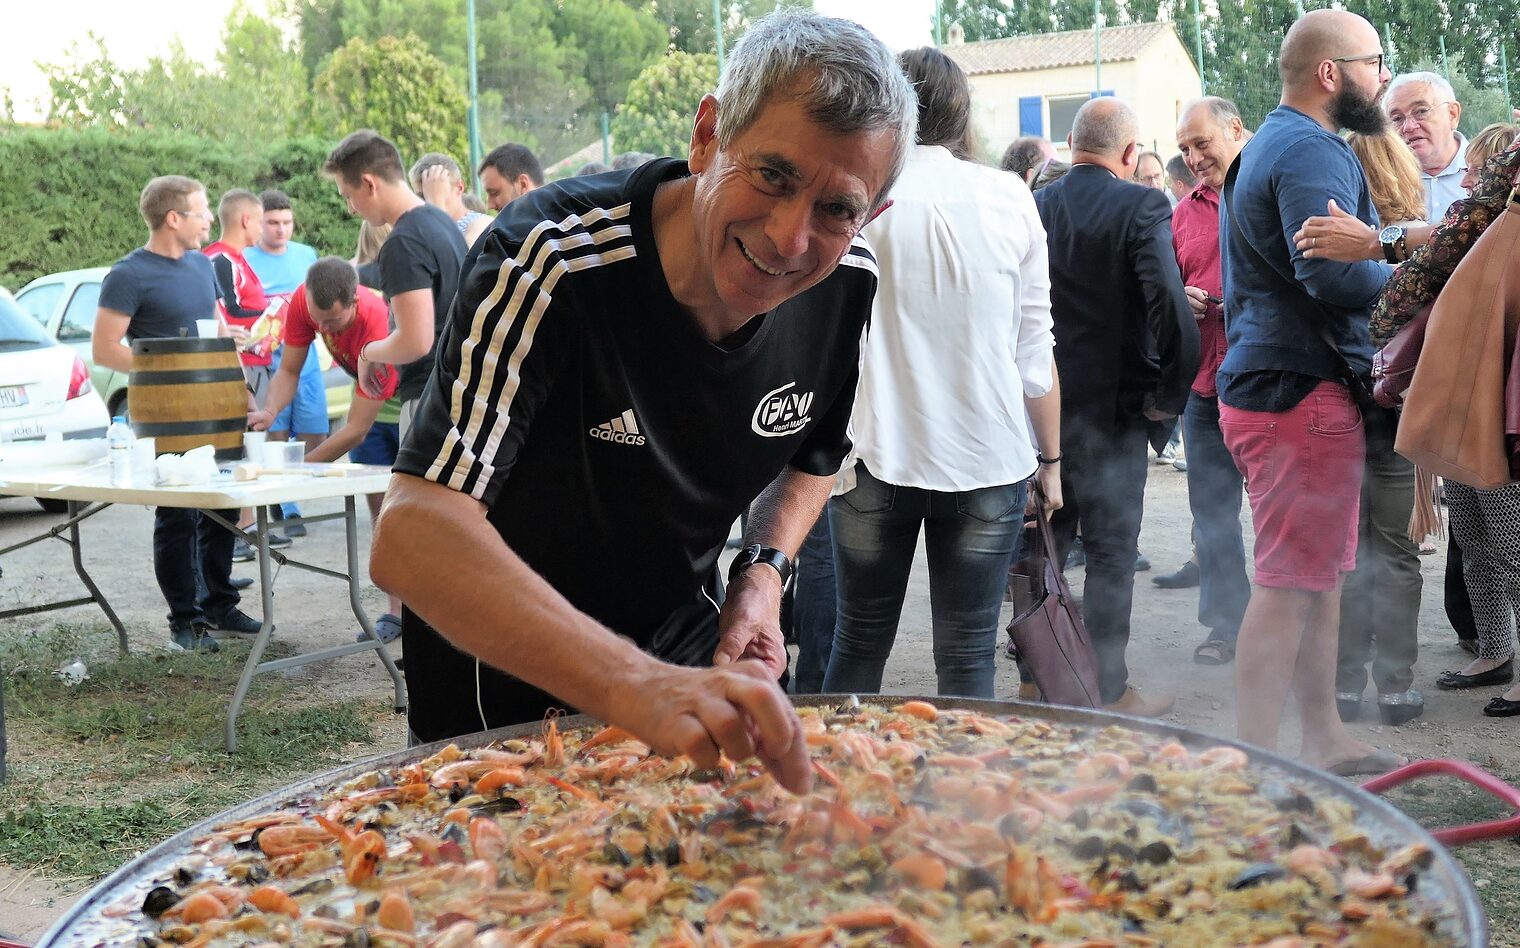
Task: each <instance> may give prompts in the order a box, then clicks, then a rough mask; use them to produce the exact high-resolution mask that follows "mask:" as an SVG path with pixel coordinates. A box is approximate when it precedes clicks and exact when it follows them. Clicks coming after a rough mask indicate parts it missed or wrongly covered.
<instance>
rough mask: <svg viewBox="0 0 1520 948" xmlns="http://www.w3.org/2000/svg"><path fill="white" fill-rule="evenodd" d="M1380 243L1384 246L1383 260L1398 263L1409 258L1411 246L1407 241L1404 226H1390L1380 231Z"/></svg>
mask: <svg viewBox="0 0 1520 948" xmlns="http://www.w3.org/2000/svg"><path fill="white" fill-rule="evenodd" d="M1378 242H1379V243H1381V244H1382V245H1383V259H1384V260H1387V261H1388V262H1389V263H1398V262H1400V261H1402V260H1407V259H1408V258H1409V252H1408V250H1409V244H1408V241H1406V240H1405V231H1404V228H1403V226H1402V225H1399V224H1389V225H1388V226H1387V227H1384V228H1383V229H1382V230H1380V231H1378Z"/></svg>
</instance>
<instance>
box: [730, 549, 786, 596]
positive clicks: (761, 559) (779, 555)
mask: <svg viewBox="0 0 1520 948" xmlns="http://www.w3.org/2000/svg"><path fill="white" fill-rule="evenodd" d="M759 563H764V564H765V565H766V566H769V567H771V568H772V569H774V570H775V571H776V572H777V573H779V574H780V576H781V588H782V589H785V588H786V586H787V584H788V583H790V582H791V581H792V561H791V560H790V559H788V558H787V555H786V554H785V553H783V552H781V551H780V550H778V549H776V548H775V547H772V546H761V545H760V544H758V543H755V544H752V545H750V546H747V547H745V548H744V549H742V550H740V551H739V553H738V555H736V556H735V557H734V561H733V562H732V563H730V564H729V566H728V581H729V582H730V583H731V582H733V581H734V580H735V579H736V578H737V577H738V575H739V574H740V573H742V572H744V571H745V570H747V569H749V568H750V567H751V566H754V565H756V564H759Z"/></svg>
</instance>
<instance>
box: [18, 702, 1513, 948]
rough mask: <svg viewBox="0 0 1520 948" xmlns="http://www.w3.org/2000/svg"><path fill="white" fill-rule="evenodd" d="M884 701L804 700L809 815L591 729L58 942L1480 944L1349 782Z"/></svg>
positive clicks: (360, 786) (441, 757)
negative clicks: (813, 783)
mask: <svg viewBox="0 0 1520 948" xmlns="http://www.w3.org/2000/svg"><path fill="white" fill-rule="evenodd" d="M879 702H880V703H867V704H864V705H862V704H860V703H859V702H857V701H856V700H855V699H853V698H850V697H848V696H810V697H806V698H799V699H797V701H796V703H797V705H798V707H799V713H801V714H802V715H803V721H804V725H805V729H806V730H807V733H808V736H809V745H810V747H811V749H812V754H813V763H814V768H815V772H816V773H817V775H818V778H819V779H818V781H817V784H818V785H817V787H816V788H815V790H814V792H813V793H812V794H810V795H808V796H805V797H793V796H791V795H789V794H786V793H785V792H784V791H782V790H780V788H778V787H777V786H776V785H775V784H774V782H773V781H772V780H771V779H770V778H769V776H767V775H765V774H764V773H763V772H761V771H760V770H759V768H758V766H757V765H756V766H750V765H740V766H737V767H736V766H733V765H728V764H725V765H724V766H720V767H719V768H715V769H713V770H708V771H697V770H694V768H693V766H692V765H691V763H690V762H689V761H685V760H684V759H681V760H676V761H670V760H666V759H664V758H658V757H654V756H652V755H649V754H648V753H647V748H645V747H644V746H643V745H641V744H639V743H637V742H636V741H633V740H632V739H631V738H630V737H629V736H628V735H626V734H623V733H621V732H618V731H616V730H615V729H601V728H598V727H597V726H596V725H595V723H594V722H591V721H589V720H586V719H583V718H567V719H562V720H560V721H558V722H546V723H545V724H535V725H530V726H519V727H512V728H503V729H500V730H497V731H491V732H485V733H482V734H476V735H471V736H469V737H466V738H461V739H460V740H459V741H458V742H457V743H455V744H453V745H450V744H448V743H447V742H445V743H440V744H434V745H428V746H424V747H418V748H411V749H408V750H405V751H401V752H398V753H394V754H390V755H386V756H383V757H379V758H375V759H371V760H368V761H364V762H362V763H359V764H356V765H353V766H350V767H346V768H343V769H340V770H337V771H333V772H331V773H328V774H324V775H322V776H319V777H316V778H313V779H311V780H308V781H304V782H302V783H300V784H298V785H295V786H292V787H290V788H287V789H285V790H281V791H279V792H277V793H274V794H270V795H268V796H265V797H262V798H260V799H258V800H254V801H251V802H249V803H247V804H244V805H242V806H239V807H236V808H234V809H232V810H229V811H227V812H226V813H223V814H221V815H219V816H217V817H214V818H212V819H210V820H207V821H205V822H203V823H201V824H199V825H197V826H195V827H192V828H190V829H188V830H186V831H185V832H183V833H180V834H179V835H177V836H175V837H173V838H172V839H170V840H167V841H166V842H164V843H163V844H161V845H159V846H157V847H155V848H154V849H152V850H151V851H149V852H147V853H144V854H143V855H142V856H140V857H138V858H137V859H135V860H133V861H132V862H131V863H130V864H128V865H126V866H124V867H123V868H122V869H121V870H119V871H118V872H116V873H115V874H113V875H112V876H110V877H109V878H107V879H106V880H105V881H103V882H102V883H101V884H100V885H99V886H97V887H96V888H95V889H94V890H93V891H92V892H91V893H90V894H89V895H88V896H86V897H85V898H84V899H83V900H81V902H80V903H79V904H78V905H76V906H75V907H74V908H73V909H72V910H70V912H69V913H68V914H66V915H65V916H64V917H63V918H62V919H60V920H59V922H58V923H57V924H56V925H55V926H54V927H53V929H52V930H51V931H50V932H49V933H48V934H47V935H46V936H44V939H43V942H42V943H43V944H44V945H70V946H74V945H95V944H101V945H105V944H110V945H116V944H124V945H158V944H184V943H193V944H198V945H219V944H229V945H232V944H310V945H367V944H374V945H384V944H396V945H421V946H456V945H458V946H463V945H476V946H481V948H489V946H498V945H545V946H548V945H593V944H601V945H628V944H663V945H689V946H693V948H695V946H699V945H700V946H706V945H730V944H731V945H741V944H748V945H755V946H781V945H791V946H807V945H818V946H821V945H830V944H841V945H867V944H907V945H951V944H988V945H1049V946H1056V945H1087V946H1094V948H1097V946H1117V945H1163V944H1187V945H1209V944H1221V945H1233V944H1268V945H1273V946H1277V948H1288V946H1296V945H1316V944H1347V945H1362V946H1382V945H1387V946H1395V945H1418V944H1429V945H1442V946H1445V945H1475V946H1482V945H1486V944H1487V930H1486V923H1485V920H1484V916H1483V912H1482V909H1481V906H1480V904H1479V902H1478V900H1477V898H1476V896H1475V893H1474V891H1473V889H1472V887H1471V885H1470V883H1469V881H1468V879H1467V877H1466V876H1465V875H1464V873H1463V872H1462V870H1461V868H1460V867H1459V866H1458V864H1457V863H1456V862H1455V860H1453V859H1452V857H1451V855H1450V854H1449V853H1448V852H1447V851H1446V849H1445V848H1444V846H1442V845H1441V843H1440V842H1438V841H1437V840H1436V839H1435V838H1433V837H1432V835H1431V834H1429V833H1427V832H1426V831H1425V830H1423V829H1422V828H1421V827H1420V826H1418V825H1417V824H1416V823H1415V822H1413V821H1412V820H1411V819H1410V818H1409V817H1407V816H1406V815H1404V814H1403V813H1401V812H1399V811H1398V810H1397V809H1395V808H1394V807H1392V806H1390V805H1389V804H1388V803H1387V802H1385V801H1383V800H1381V799H1380V798H1378V797H1376V796H1374V795H1373V794H1372V793H1369V792H1366V791H1365V790H1363V789H1360V788H1358V787H1356V786H1354V785H1352V784H1349V783H1346V782H1344V781H1341V780H1339V779H1337V778H1334V777H1331V776H1328V775H1326V774H1323V773H1321V772H1318V771H1314V770H1311V769H1309V768H1306V767H1304V766H1302V765H1299V764H1296V763H1294V762H1292V761H1288V760H1285V759H1282V758H1279V757H1277V756H1275V755H1271V754H1267V753H1264V752H1261V751H1258V750H1255V749H1252V748H1249V747H1246V746H1244V745H1240V744H1237V743H1234V742H1231V741H1226V740H1220V739H1217V738H1212V737H1207V736H1205V735H1201V734H1198V733H1196V732H1192V731H1189V730H1187V729H1185V728H1181V727H1176V726H1173V725H1168V724H1163V723H1157V722H1152V721H1144V720H1140V719H1135V718H1127V717H1122V716H1118V715H1113V714H1107V713H1104V712H1098V711H1088V710H1078V709H1070V708H1059V707H1049V706H1044V705H1028V704H1016V703H1003V702H990V701H972V700H965V699H909V698H901V697H883V698H881V699H879ZM1425 766H1426V767H1427V768H1429V767H1436V768H1439V767H1441V766H1443V765H1441V764H1439V763H1432V762H1425ZM1480 779H1481V778H1480ZM1485 789H1489V790H1491V791H1493V792H1500V793H1507V794H1508V796H1507V799H1509V800H1510V802H1512V803H1513V802H1514V801H1515V795H1514V794H1513V791H1508V788H1504V787H1503V786H1502V785H1500V784H1497V782H1494V781H1489V782H1488V784H1487V785H1486V786H1485ZM1514 822H1515V821H1514V820H1511V821H1507V822H1506V824H1505V825H1502V826H1501V825H1497V824H1496V825H1494V826H1487V827H1482V828H1478V829H1476V830H1472V829H1469V830H1464V831H1456V833H1455V834H1454V836H1453V841H1464V840H1465V839H1466V838H1474V837H1475V836H1481V835H1484V834H1487V833H1504V832H1507V833H1514V832H1515V831H1516V828H1515V827H1514V826H1513V825H1509V824H1513V823H1514Z"/></svg>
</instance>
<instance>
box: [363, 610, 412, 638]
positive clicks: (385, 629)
mask: <svg viewBox="0 0 1520 948" xmlns="http://www.w3.org/2000/svg"><path fill="white" fill-rule="evenodd" d="M375 637H376V638H378V639H379V640H380V641H381V642H382V643H383V644H386V645H389V644H390V643H392V642H394V641H396V640H397V639H399V638H401V618H400V617H399V616H396V615H393V614H392V613H389V612H387V613H386V614H385V615H383V616H381V617H380V618H378V619H376V620H375ZM354 641H355V642H367V641H369V636H367V635H365V634H364V630H363V629H360V630H359V634H358V635H355V636H354Z"/></svg>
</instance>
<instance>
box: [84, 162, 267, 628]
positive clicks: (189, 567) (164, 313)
mask: <svg viewBox="0 0 1520 948" xmlns="http://www.w3.org/2000/svg"><path fill="white" fill-rule="evenodd" d="M138 208H139V209H140V210H141V212H142V216H143V220H144V221H146V222H147V224H148V228H149V231H150V232H149V234H148V242H147V244H145V245H144V246H142V247H139V248H137V249H136V250H134V251H132V252H131V253H129V254H127V255H126V256H125V257H123V258H121V259H120V260H118V261H116V263H115V264H114V265H112V267H111V272H110V273H107V274H106V278H105V280H104V281H103V282H102V283H101V286H100V309H99V311H98V312H97V313H96V316H95V336H94V339H93V340H92V343H91V346H92V354H93V356H94V358H95V364H96V365H104V366H107V367H109V368H112V369H115V370H116V371H118V372H131V371H132V350H131V349H130V348H128V347H126V346H124V345H122V340H123V339H128V340H134V339H178V338H180V337H181V336H194V335H195V334H196V326H195V321H196V320H198V319H211V318H213V317H214V316H215V314H216V298H217V287H216V278H215V276H214V275H213V273H212V268H211V261H210V260H209V259H207V258H206V257H205V256H204V255H202V254H200V253H197V252H196V251H197V250H198V249H199V248H200V245H201V243H202V242H203V241H204V240H205V239H206V236H207V234H208V233H209V231H210V227H211V208H210V205H209V204H208V203H207V201H206V189H205V187H204V186H202V185H201V183H200V182H199V181H195V180H193V179H191V178H186V177H182V176H180V175H165V176H163V177H159V178H154V179H153V180H152V181H149V182H148V185H147V187H145V188H143V191H142V196H141V198H140V199H139V200H138ZM217 513H219V514H220V515H221V516H222V518H223V519H225V520H227V521H228V522H232V521H234V520H236V519H237V515H238V512H237V511H236V510H222V511H217ZM232 541H233V536H232V533H231V532H230V531H228V530H224V529H222V527H221V526H220V525H218V524H217V523H216V522H215V521H213V520H212V519H211V518H210V517H208V516H205V515H204V514H203V513H202V512H201V511H199V510H190V509H187V508H184V507H159V508H158V509H157V510H155V511H154V514H153V572H154V574H155V576H157V578H158V588H159V589H160V590H162V592H163V594H164V600H165V601H166V602H168V604H169V637H170V639H171V641H173V642H174V644H175V645H178V646H179V647H180V648H183V649H186V650H188V651H203V652H215V651H217V650H218V649H219V646H218V645H217V644H216V641H215V640H214V639H213V638H212V637H211V635H210V634H209V633H211V632H214V631H215V632H231V633H235V634H240V635H250V636H251V635H257V634H258V632H259V623H258V622H257V621H255V620H254V619H252V618H250V617H249V616H247V615H245V614H244V613H243V611H242V610H240V609H239V608H238V607H237V606H238V594H237V590H236V589H234V588H233V586H232V581H231V574H232Z"/></svg>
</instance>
